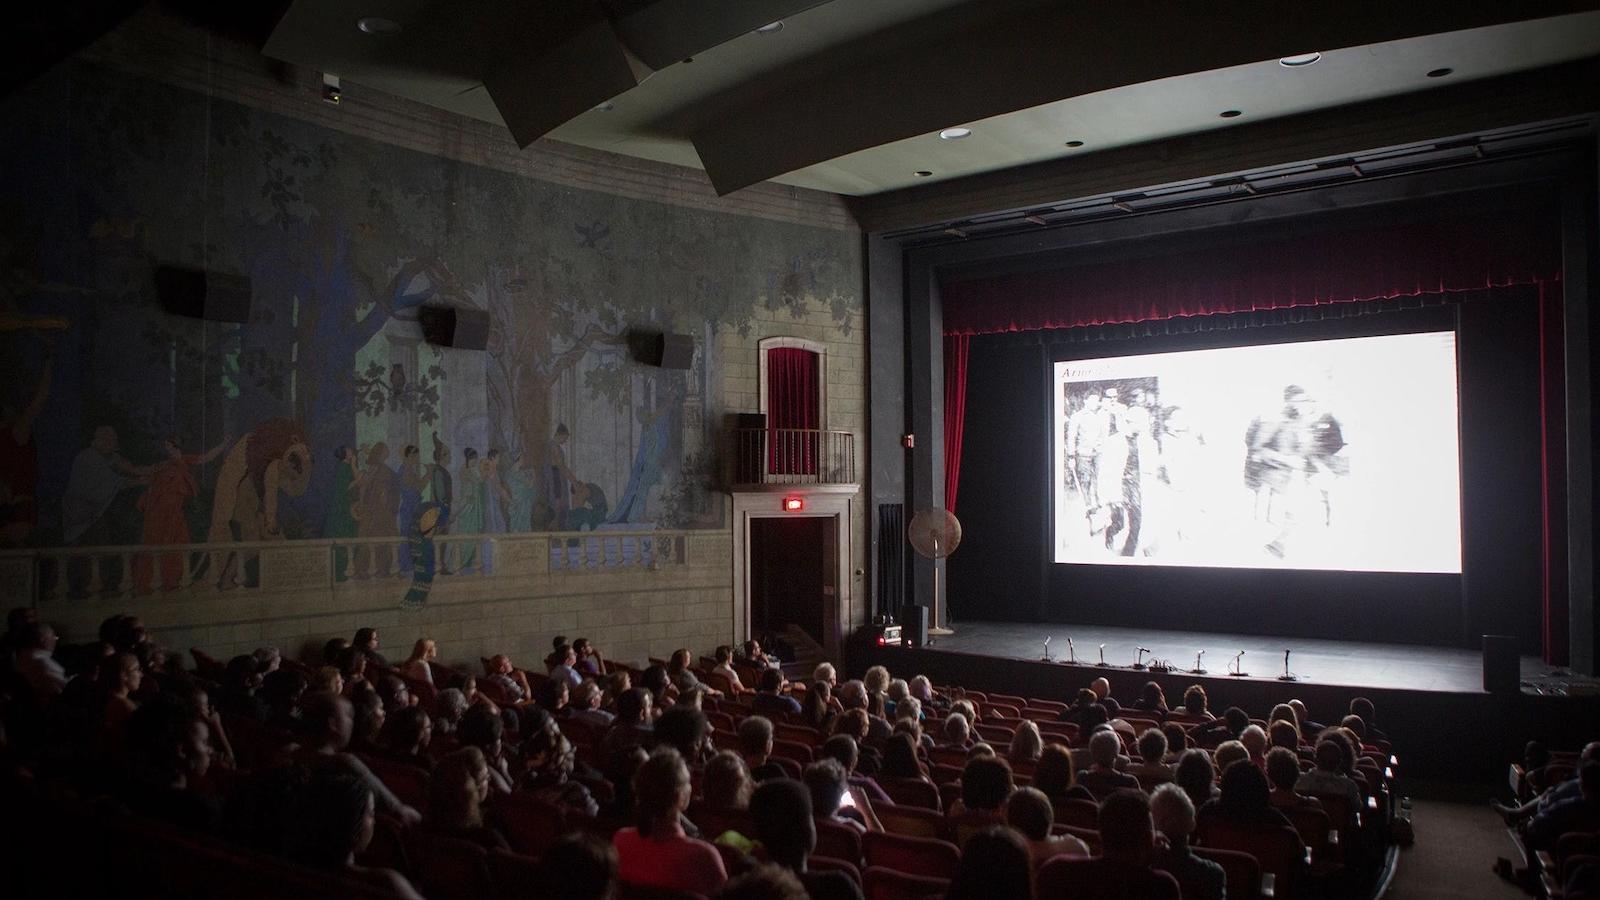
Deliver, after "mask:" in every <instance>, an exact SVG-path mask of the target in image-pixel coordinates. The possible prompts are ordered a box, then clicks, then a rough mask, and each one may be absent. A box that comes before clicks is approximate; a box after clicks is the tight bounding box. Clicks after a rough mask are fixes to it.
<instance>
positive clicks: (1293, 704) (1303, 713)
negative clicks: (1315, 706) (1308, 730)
mask: <svg viewBox="0 0 1600 900" xmlns="http://www.w3.org/2000/svg"><path fill="white" fill-rule="evenodd" d="M1289 708H1290V709H1292V710H1294V717H1295V720H1296V721H1297V722H1299V723H1300V727H1301V728H1304V727H1305V723H1306V722H1307V721H1308V720H1310V718H1311V714H1310V713H1309V712H1308V711H1307V710H1306V705H1305V704H1304V703H1302V702H1301V701H1299V700H1290V701H1289Z"/></svg>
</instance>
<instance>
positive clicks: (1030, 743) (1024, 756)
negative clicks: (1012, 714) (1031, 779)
mask: <svg viewBox="0 0 1600 900" xmlns="http://www.w3.org/2000/svg"><path fill="white" fill-rule="evenodd" d="M1043 752H1044V738H1043V737H1042V736H1041V735H1040V734H1039V725H1038V723H1036V722H1034V721H1032V720H1030V719H1024V720H1023V721H1022V724H1020V725H1018V726H1017V730H1016V732H1015V733H1014V734H1012V735H1011V747H1010V748H1009V749H1007V750H1006V758H1007V759H1008V760H1010V761H1011V764H1012V765H1016V764H1017V763H1036V762H1038V761H1039V754H1041V753H1043Z"/></svg>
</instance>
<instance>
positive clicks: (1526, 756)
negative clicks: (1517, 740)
mask: <svg viewBox="0 0 1600 900" xmlns="http://www.w3.org/2000/svg"><path fill="white" fill-rule="evenodd" d="M1549 764H1550V748H1549V747H1546V746H1545V745H1544V741H1529V742H1528V743H1526V744H1524V745H1523V747H1522V768H1523V769H1525V770H1527V771H1529V772H1532V771H1533V770H1535V769H1542V768H1544V767H1545V766H1547V765H1549Z"/></svg>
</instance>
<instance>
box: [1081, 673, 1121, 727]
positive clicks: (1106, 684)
mask: <svg viewBox="0 0 1600 900" xmlns="http://www.w3.org/2000/svg"><path fill="white" fill-rule="evenodd" d="M1089 690H1091V691H1094V696H1095V702H1097V703H1099V704H1100V705H1101V706H1104V707H1105V708H1106V715H1107V717H1108V718H1111V719H1115V718H1116V717H1117V713H1119V712H1121V711H1122V704H1120V703H1118V702H1117V698H1115V697H1113V696H1111V682H1110V681H1108V680H1106V679H1105V678H1096V679H1095V680H1093V681H1091V682H1089Z"/></svg>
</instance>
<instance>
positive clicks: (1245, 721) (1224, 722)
mask: <svg viewBox="0 0 1600 900" xmlns="http://www.w3.org/2000/svg"><path fill="white" fill-rule="evenodd" d="M1249 727H1250V714H1249V713H1247V712H1245V711H1244V710H1242V709H1240V708H1239V707H1237V706H1230V707H1228V708H1227V709H1225V710H1223V711H1222V718H1220V719H1214V720H1212V721H1210V722H1207V723H1206V724H1204V725H1196V726H1195V727H1194V729H1193V730H1192V731H1191V732H1190V733H1191V734H1193V735H1194V739H1195V742H1196V743H1198V744H1200V745H1201V746H1205V745H1207V744H1220V743H1222V742H1223V741H1237V740H1238V739H1239V735H1241V734H1243V733H1244V730H1245V729H1246V728H1249Z"/></svg>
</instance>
